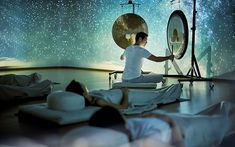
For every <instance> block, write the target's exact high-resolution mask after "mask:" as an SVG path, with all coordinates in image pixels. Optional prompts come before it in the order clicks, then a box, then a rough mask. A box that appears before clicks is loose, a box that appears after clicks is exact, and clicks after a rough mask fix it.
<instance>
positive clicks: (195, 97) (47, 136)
mask: <svg viewBox="0 0 235 147" xmlns="http://www.w3.org/2000/svg"><path fill="white" fill-rule="evenodd" d="M38 72H39V73H41V74H42V75H43V78H44V79H51V80H53V81H55V82H58V83H60V84H58V85H55V86H54V89H53V90H63V89H64V87H65V86H66V85H67V84H68V83H69V82H70V81H71V80H72V79H76V80H79V81H82V82H84V83H85V84H87V86H88V88H89V89H91V90H94V89H107V88H109V83H108V73H107V72H94V73H90V72H88V71H79V72H77V71H75V72H74V71H70V70H66V71H62V72H61V71H38ZM25 73H32V71H27V72H24V74H25ZM65 75H66V76H65ZM232 76H233V75H232ZM229 79H234V78H233V77H232V78H229ZM168 80H169V82H168V83H167V84H168V85H169V84H171V83H176V82H178V81H177V79H175V78H169V79H168ZM210 84H213V85H214V87H213V89H211V88H210ZM159 86H160V85H159ZM234 91H235V81H234V80H226V79H221V78H219V79H215V80H214V81H213V83H209V82H193V85H190V84H189V82H183V93H182V96H181V97H182V98H185V99H188V100H189V101H184V102H180V103H172V104H169V105H162V106H160V107H159V109H163V110H166V111H170V112H180V113H190V114H194V113H197V112H199V111H200V110H202V109H204V108H206V107H208V106H209V105H212V104H215V103H217V102H220V101H222V100H227V101H231V102H235V98H234V97H235V96H234ZM39 102H41V101H39ZM29 103H32V102H27V104H29ZM33 103H36V102H33ZM17 112H18V105H13V106H9V107H7V108H5V109H1V113H0V145H1V142H2V141H4V142H5V141H7V140H9V139H10V140H11V139H13V140H14V141H13V142H15V141H16V138H18V137H26V138H27V139H33V140H34V141H35V140H37V142H39V143H45V142H46V143H47V144H49V146H57V145H58V144H57V143H58V140H59V139H60V137H61V136H63V134H64V133H66V132H67V131H69V130H71V129H72V128H76V127H79V126H81V125H84V124H85V123H81V124H75V125H69V126H64V127H51V126H44V125H41V124H40V123H34V124H30V123H22V122H21V123H19V122H18V118H17V116H16V115H15V114H16V113H17Z"/></svg>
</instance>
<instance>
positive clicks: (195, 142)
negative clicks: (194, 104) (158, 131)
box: [167, 102, 235, 147]
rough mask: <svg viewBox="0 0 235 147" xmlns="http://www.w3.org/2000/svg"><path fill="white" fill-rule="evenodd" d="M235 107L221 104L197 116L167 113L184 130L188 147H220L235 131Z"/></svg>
mask: <svg viewBox="0 0 235 147" xmlns="http://www.w3.org/2000/svg"><path fill="white" fill-rule="evenodd" d="M234 111H235V105H234V104H232V103H230V102H220V103H217V104H215V105H212V106H209V107H208V108H207V109H205V110H203V111H200V112H199V113H198V114H196V115H191V114H179V113H167V114H168V115H170V116H171V117H172V118H173V119H174V120H175V121H176V122H177V124H178V125H179V126H180V127H181V128H182V129H183V131H184V134H185V146H186V147H212V146H219V144H220V143H221V141H222V140H223V139H224V137H225V136H227V135H230V134H231V133H232V132H234V130H235V127H234V126H235V125H234V118H235V114H234Z"/></svg>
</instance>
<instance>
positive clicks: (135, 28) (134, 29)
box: [112, 13, 148, 49]
mask: <svg viewBox="0 0 235 147" xmlns="http://www.w3.org/2000/svg"><path fill="white" fill-rule="evenodd" d="M138 32H145V33H147V34H148V27H147V24H146V22H145V21H144V19H143V18H142V17H140V16H139V15H136V14H134V13H127V14H124V15H121V16H119V17H118V18H117V19H116V21H115V22H114V24H113V28H112V35H113V39H114V41H115V43H116V44H117V45H118V46H119V47H121V48H123V49H126V48H127V47H128V46H129V45H133V44H134V43H135V36H136V34H137V33H138Z"/></svg>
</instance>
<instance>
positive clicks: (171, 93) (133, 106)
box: [90, 84, 183, 114]
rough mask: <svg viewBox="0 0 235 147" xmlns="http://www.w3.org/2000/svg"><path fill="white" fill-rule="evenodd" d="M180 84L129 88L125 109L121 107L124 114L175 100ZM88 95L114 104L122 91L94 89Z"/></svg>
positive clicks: (138, 112) (180, 88) (178, 96)
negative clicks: (151, 87)
mask: <svg viewBox="0 0 235 147" xmlns="http://www.w3.org/2000/svg"><path fill="white" fill-rule="evenodd" d="M182 87H183V85H182V84H172V85H170V86H166V87H163V88H159V89H154V90H146V89H129V92H128V103H129V107H128V108H127V109H122V110H121V112H122V113H124V114H140V113H143V112H146V111H150V110H153V109H155V108H157V104H167V103H171V102H174V101H176V100H177V99H179V98H180V95H181V93H182ZM90 95H92V96H96V97H100V98H103V99H105V100H107V101H111V102H112V103H115V104H120V102H121V100H122V92H121V90H120V89H112V90H96V91H92V92H90Z"/></svg>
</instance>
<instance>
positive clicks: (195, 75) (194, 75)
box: [179, 0, 212, 84]
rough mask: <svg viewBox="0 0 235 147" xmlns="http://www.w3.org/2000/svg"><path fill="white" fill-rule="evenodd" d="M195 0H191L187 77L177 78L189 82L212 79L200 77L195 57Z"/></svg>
mask: <svg viewBox="0 0 235 147" xmlns="http://www.w3.org/2000/svg"><path fill="white" fill-rule="evenodd" d="M196 13H197V11H196V0H193V22H192V25H193V26H192V28H191V30H192V54H191V68H190V69H189V71H188V73H187V77H190V78H189V79H179V82H183V81H189V82H190V83H191V84H192V82H193V81H212V79H211V78H202V77H201V73H200V70H199V67H198V63H197V60H196V57H195V31H196Z"/></svg>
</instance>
